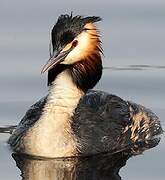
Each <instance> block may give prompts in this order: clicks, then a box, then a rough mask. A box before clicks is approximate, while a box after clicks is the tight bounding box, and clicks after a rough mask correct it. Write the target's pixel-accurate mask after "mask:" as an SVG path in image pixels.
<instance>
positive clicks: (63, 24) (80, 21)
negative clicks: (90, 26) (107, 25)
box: [51, 14, 101, 50]
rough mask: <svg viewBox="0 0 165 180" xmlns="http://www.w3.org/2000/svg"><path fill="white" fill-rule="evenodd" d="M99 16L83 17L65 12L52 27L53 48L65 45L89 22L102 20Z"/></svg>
mask: <svg viewBox="0 0 165 180" xmlns="http://www.w3.org/2000/svg"><path fill="white" fill-rule="evenodd" d="M100 20H101V18H100V17H97V16H90V17H83V16H72V14H71V15H68V14H65V15H61V16H59V18H58V20H57V23H56V24H55V25H54V27H53V29H52V34H51V36H52V45H53V50H55V49H59V48H60V47H63V46H64V45H65V44H67V43H69V42H71V41H72V40H73V39H74V38H75V37H76V36H77V35H78V34H80V33H81V32H82V30H83V28H84V26H85V24H87V23H94V22H97V21H100Z"/></svg>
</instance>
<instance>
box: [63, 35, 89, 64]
mask: <svg viewBox="0 0 165 180" xmlns="http://www.w3.org/2000/svg"><path fill="white" fill-rule="evenodd" d="M75 40H77V41H78V45H77V46H76V47H75V48H74V49H73V50H72V51H71V52H70V53H69V54H68V56H67V57H66V58H65V60H64V61H63V64H72V63H75V62H77V61H80V60H82V59H83V58H84V57H85V55H86V54H87V53H88V52H89V47H90V46H89V45H90V36H89V34H88V33H87V32H83V33H82V34H80V36H78V37H77V38H76V39H75Z"/></svg>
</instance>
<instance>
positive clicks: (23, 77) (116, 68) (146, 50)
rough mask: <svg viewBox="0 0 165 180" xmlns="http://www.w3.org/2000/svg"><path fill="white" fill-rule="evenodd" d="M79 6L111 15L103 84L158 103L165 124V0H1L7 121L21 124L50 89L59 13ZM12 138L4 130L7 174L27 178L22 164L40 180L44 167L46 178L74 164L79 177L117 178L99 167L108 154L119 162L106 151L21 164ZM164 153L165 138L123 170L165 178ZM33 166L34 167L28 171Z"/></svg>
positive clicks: (13, 179)
mask: <svg viewBox="0 0 165 180" xmlns="http://www.w3.org/2000/svg"><path fill="white" fill-rule="evenodd" d="M71 11H73V12H74V14H81V15H99V16H101V17H102V18H103V21H102V22H101V23H100V24H99V25H98V27H99V29H100V31H101V35H102V41H103V49H104V54H105V58H104V66H105V67H110V68H109V69H104V74H103V77H102V80H101V81H100V82H99V84H98V85H97V87H96V89H101V90H104V91H107V92H110V93H113V94H116V95H118V96H120V97H122V98H124V99H129V100H132V101H135V102H137V103H140V104H143V105H145V106H147V107H149V108H151V109H152V110H153V111H154V112H155V113H156V114H157V115H158V116H159V117H160V119H161V122H162V125H163V127H164V129H165V106H164V102H165V93H164V92H165V63H164V57H165V50H164V44H165V36H164V32H165V23H164V22H165V1H164V0H157V1H154V0H134V1H131V0H125V1H120V0H111V1H107V0H102V1H95V0H91V1H87V0H83V1H76V0H71V1H69V3H66V1H64V0H60V1H59V2H58V3H57V2H55V1H52V0H47V1H39V0H36V1H32V0H29V1H22V0H15V1H9V0H0V24H1V28H0V67H1V69H0V126H5V125H15V124H17V123H18V122H19V121H20V119H21V117H22V116H23V115H24V113H25V111H26V110H27V109H28V108H29V106H30V105H31V104H32V103H34V102H36V101H37V100H38V99H40V98H41V97H43V96H44V95H45V94H46V92H47V87H46V76H41V75H40V70H41V67H42V65H43V64H45V62H46V60H47V59H48V43H49V31H50V29H51V27H52V25H53V24H54V22H55V21H56V19H57V17H58V16H59V14H62V13H70V12H71ZM139 64H142V65H143V66H141V65H140V66H139ZM130 65H131V66H130ZM144 65H149V66H144ZM8 137H9V135H8V134H0V180H1V179H5V180H19V179H22V178H21V176H20V174H21V172H20V169H19V168H18V167H20V163H22V168H23V169H22V171H23V172H27V176H29V180H30V179H32V178H31V176H30V174H31V175H34V176H35V175H36V180H38V179H41V177H38V175H39V174H38V173H37V172H39V170H41V172H43V174H42V175H41V174H40V176H42V177H44V175H45V174H46V171H45V169H47V170H48V171H49V176H50V177H52V176H53V174H54V175H56V174H57V171H58V173H59V174H60V173H61V175H62V176H63V174H62V172H61V170H62V168H65V167H66V166H67V167H70V169H69V171H66V172H65V174H67V175H68V177H69V176H70V175H72V173H71V172H72V168H74V169H75V171H74V172H76V173H77V175H79V177H78V179H83V177H84V174H88V177H91V176H92V177H93V178H94V177H100V176H101V177H105V178H107V179H109V178H108V177H110V176H111V174H108V172H109V171H108V172H107V171H104V170H105V169H104V168H103V167H100V166H98V167H97V168H96V166H97V165H99V163H98V162H100V164H102V162H103V164H105V163H106V162H107V160H108V162H111V163H110V167H109V168H111V169H112V167H113V166H114V165H115V161H114V159H113V158H112V157H111V156H110V157H108V158H107V157H106V161H105V157H103V158H101V159H99V160H98V161H96V160H95V159H92V160H88V162H86V160H84V161H83V162H82V161H79V163H78V164H77V161H76V160H75V161H69V162H67V161H65V163H64V162H63V161H54V162H53V161H37V160H36V161H35V160H29V159H26V158H25V159H24V158H23V157H15V160H16V161H17V166H18V167H17V166H16V161H15V160H14V158H13V157H12V156H11V152H10V151H9V149H8V147H7V145H6V143H5V142H6V140H7V139H8ZM164 152H165V140H164V136H163V137H162V141H161V143H160V144H159V146H157V147H156V148H153V149H150V150H147V151H145V152H144V154H143V155H139V156H136V157H132V158H130V159H129V160H128V161H127V163H126V165H125V166H124V162H123V164H121V166H123V167H122V168H121V170H120V176H121V177H122V179H124V180H139V179H140V180H155V179H156V180H164V178H165V168H164V167H165V165H164V162H165V157H164ZM112 162H114V164H113V163H112ZM25 164H26V165H27V164H28V166H27V167H29V168H27V171H25V169H26V165H25ZM47 167H49V168H47ZM85 167H88V168H86V169H85ZM115 168H116V166H114V167H113V169H115ZM36 169H37V170H36ZM53 169H56V170H57V171H55V170H53ZM96 169H97V171H96ZM91 173H93V174H91ZM80 177H81V178H80ZM113 178H114V179H115V177H112V176H111V179H113ZM116 178H118V177H116ZM49 179H50V178H49ZM68 179H69V178H68ZM44 180H45V179H44ZM83 180H85V179H83ZM90 180H91V178H90ZM102 180H103V179H102Z"/></svg>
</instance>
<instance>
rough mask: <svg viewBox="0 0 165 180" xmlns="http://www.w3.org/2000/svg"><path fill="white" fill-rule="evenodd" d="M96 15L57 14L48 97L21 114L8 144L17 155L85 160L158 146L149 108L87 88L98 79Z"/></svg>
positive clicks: (47, 68) (157, 125)
mask: <svg viewBox="0 0 165 180" xmlns="http://www.w3.org/2000/svg"><path fill="white" fill-rule="evenodd" d="M100 20H101V19H100V17H95V16H92V17H82V16H75V17H73V16H72V15H61V16H60V17H59V18H58V20H57V23H56V24H55V25H54V27H53V29H52V33H51V43H52V51H53V53H52V54H51V58H50V59H49V61H48V62H47V64H46V65H45V66H44V67H43V69H42V73H44V72H45V71H48V86H49V93H48V95H47V96H46V97H44V98H42V99H41V100H40V101H38V102H37V103H36V104H34V105H32V106H31V108H30V109H29V110H28V111H27V113H26V114H25V116H24V117H23V119H22V120H21V122H20V123H19V125H18V126H17V128H16V130H15V131H14V132H13V134H12V135H11V137H10V138H9V140H8V143H9V144H10V146H11V148H12V149H13V150H14V151H16V152H20V153H25V154H30V155H34V156H43V157H52V158H53V157H68V156H88V155H91V154H97V153H102V152H109V151H113V150H115V149H122V148H123V147H125V146H127V145H129V144H131V143H137V142H142V141H143V142H145V143H146V144H148V145H150V146H155V145H157V144H158V142H159V139H155V135H158V134H161V133H162V128H161V125H160V122H159V119H158V117H157V116H156V115H155V114H153V113H152V112H151V111H150V110H149V109H146V108H145V107H143V106H141V105H137V104H135V103H131V102H128V101H124V100H123V99H121V98H120V97H117V96H115V95H111V94H108V93H106V92H101V91H94V90H90V89H92V88H93V87H94V86H95V85H96V83H97V82H98V81H99V80H100V78H101V75H102V59H101V53H102V48H101V41H100V36H99V33H98V31H97V29H96V25H95V23H96V22H98V21H100Z"/></svg>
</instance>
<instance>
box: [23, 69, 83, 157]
mask: <svg viewBox="0 0 165 180" xmlns="http://www.w3.org/2000/svg"><path fill="white" fill-rule="evenodd" d="M83 94H84V93H83V92H82V91H81V90H79V89H78V88H77V87H76V85H75V84H74V83H73V81H72V77H71V76H70V74H69V72H68V70H65V71H64V72H62V73H60V74H59V75H58V76H57V78H56V79H55V81H54V82H53V84H52V86H51V87H50V89H49V95H48V99H47V103H46V104H45V107H44V110H43V114H42V116H41V117H40V119H39V120H38V121H37V122H36V123H35V125H34V126H33V128H32V129H31V131H30V133H29V134H27V136H26V139H25V142H28V144H26V153H30V154H33V155H40V156H45V157H64V156H72V155H75V153H76V147H77V145H76V140H75V137H74V134H73V133H72V128H71V123H70V121H71V116H72V115H73V113H74V110H75V108H76V107H77V104H78V102H79V100H80V98H81V97H82V96H83ZM36 142H37V143H36Z"/></svg>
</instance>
